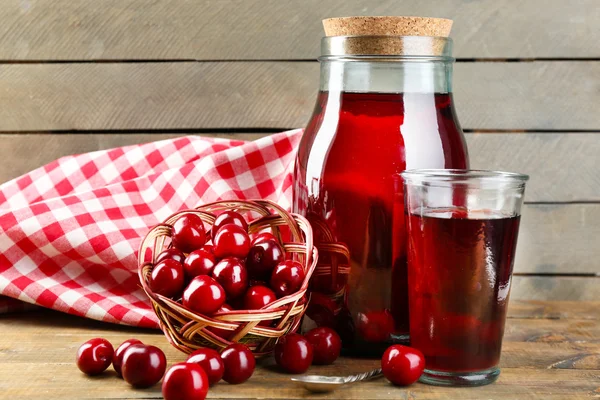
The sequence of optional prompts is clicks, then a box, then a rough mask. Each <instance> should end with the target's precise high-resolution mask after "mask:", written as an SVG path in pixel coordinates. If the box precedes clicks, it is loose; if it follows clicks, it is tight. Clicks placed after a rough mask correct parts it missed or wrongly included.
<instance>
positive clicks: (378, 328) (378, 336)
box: [356, 310, 394, 342]
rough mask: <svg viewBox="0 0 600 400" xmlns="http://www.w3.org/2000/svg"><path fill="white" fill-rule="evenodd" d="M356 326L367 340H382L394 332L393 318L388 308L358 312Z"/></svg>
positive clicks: (361, 335) (360, 334)
mask: <svg viewBox="0 0 600 400" xmlns="http://www.w3.org/2000/svg"><path fill="white" fill-rule="evenodd" d="M356 328H357V331H358V334H359V336H360V337H362V339H363V340H365V341H367V342H384V341H386V340H388V339H389V337H390V335H391V334H392V333H393V332H394V318H393V317H392V315H391V314H390V312H389V311H388V310H381V311H370V312H367V313H358V318H357V322H356Z"/></svg>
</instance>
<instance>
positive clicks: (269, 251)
mask: <svg viewBox="0 0 600 400" xmlns="http://www.w3.org/2000/svg"><path fill="white" fill-rule="evenodd" d="M284 256H285V254H284V252H283V249H282V248H281V246H280V245H279V243H277V242H276V241H273V240H271V241H268V242H260V243H257V244H255V245H254V246H252V247H251V248H250V251H249V252H248V258H247V259H246V267H247V268H248V273H249V274H250V276H252V277H255V278H266V279H268V278H269V277H270V276H271V272H272V271H273V269H274V268H275V267H276V266H277V264H279V263H280V262H282V261H283V259H284Z"/></svg>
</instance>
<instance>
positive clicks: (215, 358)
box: [186, 347, 225, 386]
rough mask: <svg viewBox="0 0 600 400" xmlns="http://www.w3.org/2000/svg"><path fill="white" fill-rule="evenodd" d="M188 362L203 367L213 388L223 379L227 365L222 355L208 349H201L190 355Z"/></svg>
mask: <svg viewBox="0 0 600 400" xmlns="http://www.w3.org/2000/svg"><path fill="white" fill-rule="evenodd" d="M186 362H188V363H194V364H198V365H199V366H201V367H202V369H203V370H204V372H206V376H207V377H208V383H209V384H210V385H211V386H212V385H214V384H215V383H217V382H219V381H220V380H221V378H223V373H224V372H225V365H224V364H223V360H222V359H221V355H220V354H219V353H217V352H216V351H215V350H213V349H209V348H208V347H203V348H200V349H198V350H196V351H194V352H193V353H192V354H190V356H189V357H188V359H187V361H186Z"/></svg>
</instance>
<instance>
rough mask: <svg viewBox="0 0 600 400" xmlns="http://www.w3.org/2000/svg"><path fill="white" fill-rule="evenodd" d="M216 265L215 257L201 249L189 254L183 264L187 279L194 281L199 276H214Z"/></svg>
mask: <svg viewBox="0 0 600 400" xmlns="http://www.w3.org/2000/svg"><path fill="white" fill-rule="evenodd" d="M216 263H217V259H216V258H215V255H214V254H212V253H210V252H208V251H207V250H205V249H204V248H201V249H198V250H194V251H192V252H191V253H190V254H188V256H187V258H186V259H185V261H184V262H183V270H184V272H185V276H186V278H187V279H193V278H195V277H197V276H198V275H210V274H212V271H213V268H214V267H215V264H216Z"/></svg>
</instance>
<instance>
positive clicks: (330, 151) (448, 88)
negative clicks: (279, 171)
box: [293, 36, 469, 356]
mask: <svg viewBox="0 0 600 400" xmlns="http://www.w3.org/2000/svg"><path fill="white" fill-rule="evenodd" d="M451 44H452V42H451V39H448V38H442V37H427V36H330V37H325V38H323V40H322V55H321V57H320V58H319V61H320V63H321V81H320V91H319V94H318V97H317V102H316V106H315V109H314V112H313V115H312V117H311V119H310V121H309V123H308V125H307V127H306V130H305V132H304V136H303V138H302V141H301V143H300V148H299V150H298V155H297V160H296V167H295V171H294V184H293V209H294V211H295V212H297V213H300V214H303V215H305V216H307V217H308V219H309V220H310V221H311V224H312V226H313V229H314V231H315V240H316V244H317V247H318V249H319V252H320V258H319V259H320V261H319V265H318V267H317V270H316V272H315V274H314V275H313V278H312V280H311V286H310V289H311V292H312V295H311V304H310V306H309V309H308V310H307V314H306V318H305V320H306V321H305V324H306V325H305V326H311V325H313V326H314V325H320V326H323V325H324V326H330V327H333V328H334V329H336V330H337V331H338V333H339V334H340V336H341V337H342V341H343V346H344V350H345V353H347V354H354V355H373V356H376V355H380V354H381V353H382V352H383V350H384V349H385V348H386V347H387V346H388V345H389V344H390V343H394V342H402V341H405V340H407V339H408V291H407V266H406V265H407V261H406V235H405V225H404V219H405V218H404V199H403V194H402V182H398V178H396V177H397V176H398V175H397V174H399V173H400V172H402V171H404V170H406V169H415V168H454V169H464V168H468V167H469V162H468V154H467V148H466V144H465V140H464V137H463V133H462V130H461V128H460V125H459V123H458V120H457V117H456V113H455V111H454V103H453V98H452V85H451V83H452V66H453V62H454V59H453V58H452V55H451ZM363 49H375V50H374V51H373V53H377V54H370V53H371V51H367V52H365V51H364V50H363ZM377 49H387V50H386V51H387V52H388V53H389V49H393V53H394V54H381V53H382V52H381V51H379V50H377ZM386 51H383V53H385V52H386Z"/></svg>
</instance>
